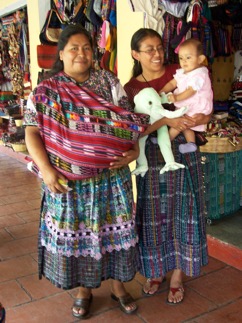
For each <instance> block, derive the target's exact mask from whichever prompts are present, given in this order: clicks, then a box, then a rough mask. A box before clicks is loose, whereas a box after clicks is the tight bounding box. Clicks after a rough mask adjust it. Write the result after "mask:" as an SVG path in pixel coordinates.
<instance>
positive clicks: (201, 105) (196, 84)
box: [160, 38, 213, 154]
mask: <svg viewBox="0 0 242 323" xmlns="http://www.w3.org/2000/svg"><path fill="white" fill-rule="evenodd" d="M178 56H179V62H180V66H181V68H180V69H178V70H177V71H176V74H175V75H174V78H173V79H172V80H171V81H170V82H168V83H167V84H166V85H165V86H164V87H163V88H162V89H161V90H160V93H162V92H165V93H168V92H172V91H174V92H173V93H169V94H168V95H167V98H168V101H169V102H170V103H174V105H175V107H176V108H181V107H184V106H186V107H188V111H187V113H186V114H187V115H188V116H193V115H194V114H196V113H203V114H205V115H208V114H210V113H211V112H212V110H213V91H212V86H211V80H210V77H209V74H208V69H207V67H205V66H203V65H202V64H203V62H204V60H205V58H206V57H205V55H203V47H202V44H201V42H200V41H199V40H197V39H193V38H190V39H187V40H185V41H184V42H183V43H181V45H180V48H179V52H178ZM181 130H182V129H181ZM194 131H205V125H199V126H196V127H193V128H191V129H186V130H183V131H182V132H183V134H184V136H185V138H186V141H187V143H186V144H181V145H179V151H180V152H181V153H182V154H185V153H189V152H194V151H196V150H197V145H196V143H195V133H194ZM180 132H181V131H178V130H177V129H175V128H170V130H169V135H170V139H171V140H173V139H174V138H175V137H177V136H178V134H179V133H180Z"/></svg>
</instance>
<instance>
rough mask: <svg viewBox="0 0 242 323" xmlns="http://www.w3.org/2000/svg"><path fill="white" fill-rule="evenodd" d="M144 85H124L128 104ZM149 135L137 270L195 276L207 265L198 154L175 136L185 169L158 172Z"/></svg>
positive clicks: (159, 162)
mask: <svg viewBox="0 0 242 323" xmlns="http://www.w3.org/2000/svg"><path fill="white" fill-rule="evenodd" d="M176 68H177V66H175V65H172V66H169V67H166V72H165V74H164V75H163V76H161V77H160V78H158V79H156V80H153V81H151V82H150V81H149V83H150V85H151V86H152V87H153V86H154V88H155V89H156V90H160V89H161V88H162V87H163V86H164V85H165V84H166V83H167V82H168V81H169V80H171V79H172V77H173V74H174V70H175V69H176ZM147 86H148V85H147V84H146V83H145V82H139V81H137V80H136V79H134V78H133V79H131V80H130V81H129V82H128V83H127V84H125V86H124V89H125V91H126V92H127V94H128V97H129V100H130V101H131V102H132V101H133V96H134V95H136V94H137V93H138V92H139V91H140V90H141V89H142V88H144V87H147ZM156 87H158V89H157V88H156ZM152 136H154V134H151V135H150V136H149V138H148V140H147V142H146V157H147V159H148V163H149V170H148V172H147V173H146V174H145V176H144V177H141V176H138V177H137V210H136V223H137V230H138V235H139V252H140V267H141V269H140V272H141V274H142V275H144V276H145V277H148V278H155V277H160V276H164V275H166V274H167V273H168V272H169V271H171V270H174V269H181V270H182V271H183V272H184V273H185V274H186V275H188V276H198V275H199V274H200V271H201V266H204V265H206V264H207V263H208V253H207V242H206V231H205V212H204V196H203V180H202V165H201V156H200V152H199V151H196V152H193V153H188V154H184V155H182V154H181V153H180V152H179V150H178V146H179V144H182V143H185V138H184V137H183V135H179V136H178V137H177V138H176V139H175V140H174V141H173V143H172V150H173V154H174V157H175V160H176V161H177V162H178V163H181V164H184V165H185V166H186V167H185V169H180V170H177V171H175V172H167V173H165V174H162V175H161V174H160V170H161V168H162V167H163V166H164V159H163V157H162V156H161V154H160V150H159V146H158V144H156V143H153V142H152V139H153V138H152Z"/></svg>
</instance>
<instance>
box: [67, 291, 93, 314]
mask: <svg viewBox="0 0 242 323" xmlns="http://www.w3.org/2000/svg"><path fill="white" fill-rule="evenodd" d="M91 292H92V290H91V289H89V288H84V287H80V288H79V291H78V294H77V297H76V299H75V301H74V304H73V307H72V314H73V316H75V317H78V318H81V319H85V318H87V317H88V316H89V308H90V305H91V302H92V293H91Z"/></svg>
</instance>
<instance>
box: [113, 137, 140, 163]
mask: <svg viewBox="0 0 242 323" xmlns="http://www.w3.org/2000/svg"><path fill="white" fill-rule="evenodd" d="M138 157H139V144H138V143H136V144H135V145H134V147H133V149H130V150H129V151H126V152H125V153H123V155H122V156H116V157H115V161H113V162H111V163H110V167H109V169H116V168H121V167H123V166H127V165H128V164H130V163H131V162H132V161H134V160H136V159H137V158H138Z"/></svg>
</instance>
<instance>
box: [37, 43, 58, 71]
mask: <svg viewBox="0 0 242 323" xmlns="http://www.w3.org/2000/svg"><path fill="white" fill-rule="evenodd" d="M56 55H57V46H51V45H46V44H45V45H44V44H41V45H37V61H38V66H39V67H40V68H43V69H51V67H52V65H53V63H54V61H55V59H56Z"/></svg>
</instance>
